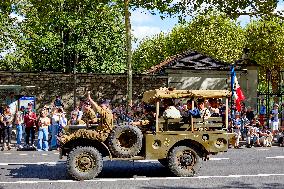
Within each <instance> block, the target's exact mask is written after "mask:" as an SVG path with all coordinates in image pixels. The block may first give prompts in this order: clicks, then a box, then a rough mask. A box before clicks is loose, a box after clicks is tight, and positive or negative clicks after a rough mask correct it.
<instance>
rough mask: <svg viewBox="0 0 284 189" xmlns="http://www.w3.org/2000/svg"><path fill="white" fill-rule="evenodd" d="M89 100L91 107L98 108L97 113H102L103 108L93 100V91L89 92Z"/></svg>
mask: <svg viewBox="0 0 284 189" xmlns="http://www.w3.org/2000/svg"><path fill="white" fill-rule="evenodd" d="M88 100H89V102H90V103H91V105H92V106H93V107H95V108H96V110H97V112H99V113H101V112H102V108H101V107H100V106H99V105H98V104H97V103H96V102H95V101H94V100H93V99H92V98H91V91H88Z"/></svg>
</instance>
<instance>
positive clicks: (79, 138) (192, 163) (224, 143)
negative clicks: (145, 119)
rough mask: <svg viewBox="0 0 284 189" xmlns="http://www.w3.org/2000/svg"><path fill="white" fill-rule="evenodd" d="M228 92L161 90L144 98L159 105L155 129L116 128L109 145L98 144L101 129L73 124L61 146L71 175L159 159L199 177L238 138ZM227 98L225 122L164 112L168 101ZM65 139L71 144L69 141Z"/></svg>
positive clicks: (179, 171) (93, 174)
mask: <svg viewBox="0 0 284 189" xmlns="http://www.w3.org/2000/svg"><path fill="white" fill-rule="evenodd" d="M230 95H231V94H230V92H229V91H227V90H174V89H173V90H170V89H168V88H161V89H156V90H150V91H147V92H145V93H144V94H143V101H144V102H145V103H149V104H152V105H154V106H155V109H156V113H155V125H151V129H149V130H146V131H143V132H142V131H141V130H140V129H139V128H138V127H136V126H131V125H124V126H116V127H114V129H113V131H112V132H111V133H109V136H108V138H107V139H106V140H105V141H101V140H98V139H97V138H96V134H95V132H94V130H95V127H94V128H92V127H89V128H84V126H78V125H74V126H69V129H68V131H67V133H66V134H65V135H63V136H62V137H63V138H65V139H66V138H69V139H68V140H67V141H68V142H66V140H61V139H60V138H59V143H60V158H62V156H67V172H68V173H69V175H71V177H72V178H74V179H76V180H86V179H92V178H95V177H96V176H98V174H99V173H100V172H101V170H102V167H103V158H104V159H109V160H111V161H114V160H158V161H159V162H160V163H161V164H162V165H164V166H165V167H167V168H169V170H170V171H171V172H172V173H173V174H175V175H176V176H182V177H188V176H193V175H194V174H195V173H196V172H197V171H198V168H199V166H200V164H199V161H200V160H201V159H202V160H208V158H209V155H215V154H217V153H219V152H226V151H227V150H228V145H229V140H230V138H231V137H232V134H231V133H228V132H227V129H228V97H229V96H230ZM182 98H183V99H191V100H192V105H193V106H192V107H194V100H196V99H197V98H205V99H206V98H223V99H226V103H225V105H226V106H225V107H226V110H225V118H224V117H223V118H222V117H209V118H194V117H192V116H191V117H190V119H188V120H187V121H184V120H183V119H182V118H181V119H167V118H164V117H163V116H161V115H160V114H161V113H160V103H161V101H163V99H182ZM64 141H65V142H64Z"/></svg>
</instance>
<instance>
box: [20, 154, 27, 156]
mask: <svg viewBox="0 0 284 189" xmlns="http://www.w3.org/2000/svg"><path fill="white" fill-rule="evenodd" d="M19 155H20V156H27V155H28V154H19Z"/></svg>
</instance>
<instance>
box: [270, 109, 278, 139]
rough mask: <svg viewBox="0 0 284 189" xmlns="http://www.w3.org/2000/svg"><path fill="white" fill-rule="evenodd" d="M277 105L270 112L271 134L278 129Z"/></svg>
mask: <svg viewBox="0 0 284 189" xmlns="http://www.w3.org/2000/svg"><path fill="white" fill-rule="evenodd" d="M278 108H279V105H278V104H274V106H273V109H272V110H271V122H272V128H271V129H272V132H273V134H274V133H275V132H277V131H278V129H279V118H278V114H279V112H278Z"/></svg>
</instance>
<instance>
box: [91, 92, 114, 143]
mask: <svg viewBox="0 0 284 189" xmlns="http://www.w3.org/2000/svg"><path fill="white" fill-rule="evenodd" d="M88 101H89V102H90V104H91V106H92V107H94V109H95V110H96V112H97V113H98V114H99V115H100V119H99V120H98V119H97V120H95V117H94V116H93V115H92V117H91V118H92V119H93V121H97V123H98V124H99V126H98V127H97V128H96V131H97V133H98V135H97V138H98V139H99V140H101V141H105V140H106V139H107V137H108V135H109V133H110V132H111V131H112V129H113V115H112V112H111V111H110V110H109V109H108V106H107V103H102V104H101V106H99V105H98V104H97V103H96V102H95V101H94V100H93V99H92V98H91V92H90V91H89V92H88ZM90 109H91V107H90ZM90 109H89V110H90Z"/></svg>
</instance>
